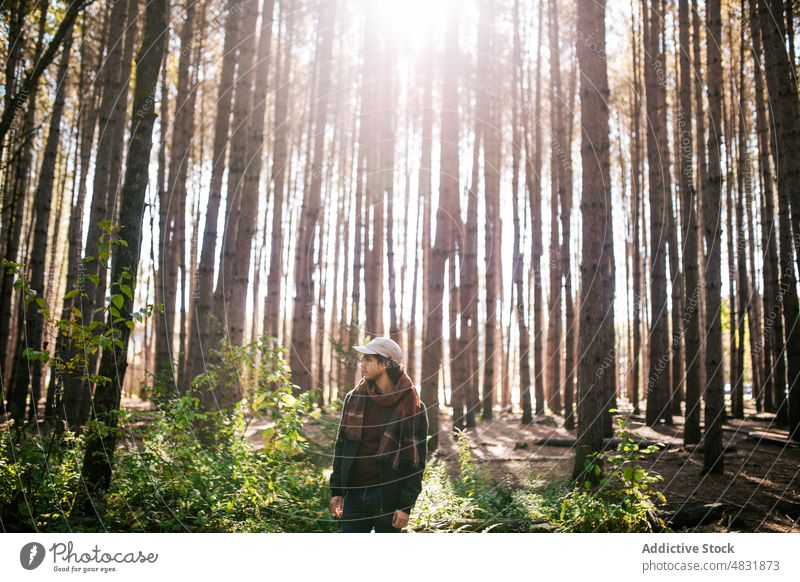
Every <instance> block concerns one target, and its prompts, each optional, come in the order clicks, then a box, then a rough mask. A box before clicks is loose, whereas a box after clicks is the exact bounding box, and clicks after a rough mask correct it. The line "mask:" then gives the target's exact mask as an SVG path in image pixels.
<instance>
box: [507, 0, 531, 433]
mask: <svg viewBox="0 0 800 582" xmlns="http://www.w3.org/2000/svg"><path fill="white" fill-rule="evenodd" d="M513 22H514V24H513V25H514V49H513V50H514V55H513V61H512V68H513V74H512V76H511V78H512V97H513V98H512V100H511V107H512V121H511V131H512V140H511V143H512V164H511V166H512V175H511V184H512V186H511V196H512V203H513V208H514V266H513V272H512V275H513V280H514V296H515V298H516V310H515V311H516V316H517V328H518V330H519V383H520V403H521V407H522V423H523V424H528V423H529V422H531V420H533V416H532V413H531V370H530V353H529V351H530V337H529V335H528V320H527V317H526V315H525V290H524V287H523V276H522V267H523V263H524V255H523V250H522V246H521V243H520V230H521V229H520V209H519V207H520V203H521V204H522V208H523V209H524V208H525V198H524V196H522V197H520V191H519V190H520V188H519V166H520V158H521V157H522V143H521V139H522V137H521V135H520V119H519V106H518V104H519V102H520V96H521V94H522V47H521V44H522V42H521V39H520V20H519V0H514V21H513Z"/></svg>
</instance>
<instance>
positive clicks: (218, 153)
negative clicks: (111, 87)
mask: <svg viewBox="0 0 800 582" xmlns="http://www.w3.org/2000/svg"><path fill="white" fill-rule="evenodd" d="M242 6H243V1H242V0H228V2H227V8H228V10H227V16H226V18H225V41H224V45H223V57H222V70H221V72H220V77H219V89H218V91H217V100H216V106H217V107H216V118H215V121H214V143H213V146H212V166H211V181H210V188H209V196H208V206H207V207H206V220H205V226H204V229H203V244H202V248H201V250H200V261H199V263H198V273H197V275H198V288H197V300H196V302H195V312H194V314H193V316H192V318H191V323H190V331H189V349H188V353H189V362H188V364H187V378H188V379H189V380H190V381H191V380H192V379H194V378H195V377H196V376H198V375H199V374H201V373H203V371H204V370H203V367H204V359H205V358H206V357H207V356H208V354H209V351H210V350H212V349H217V348H218V347H219V346H218V345H216V344H215V343H214V339H215V338H218V337H219V333H220V329H221V325H222V323H221V322H220V321H219V320H215V317H214V315H213V293H214V262H215V254H216V244H217V221H218V217H219V207H220V204H221V198H222V178H223V175H224V172H225V168H226V166H227V164H226V153H227V150H228V136H229V133H230V117H231V102H232V100H233V93H234V91H233V82H234V74H235V72H236V64H237V52H236V47H237V46H238V44H239V36H240V32H239V28H240V23H239V20H240V16H241V11H242ZM198 396H199V398H200V403H201V407H202V408H203V409H204V410H211V409H212V408H213V407H214V406H215V404H214V399H213V397H212V395H211V394H209V393H208V391H205V390H202V391H200V392H199V394H198Z"/></svg>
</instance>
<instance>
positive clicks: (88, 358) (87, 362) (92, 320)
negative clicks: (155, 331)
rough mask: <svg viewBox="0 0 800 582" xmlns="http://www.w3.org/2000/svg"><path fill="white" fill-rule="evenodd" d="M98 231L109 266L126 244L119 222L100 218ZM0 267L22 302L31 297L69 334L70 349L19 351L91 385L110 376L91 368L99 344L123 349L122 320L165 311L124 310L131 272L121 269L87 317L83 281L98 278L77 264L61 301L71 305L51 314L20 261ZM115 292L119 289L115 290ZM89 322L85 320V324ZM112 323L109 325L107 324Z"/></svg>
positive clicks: (49, 323)
mask: <svg viewBox="0 0 800 582" xmlns="http://www.w3.org/2000/svg"><path fill="white" fill-rule="evenodd" d="M100 227H101V229H102V231H103V232H102V233H101V235H100V239H99V243H98V245H99V252H98V254H99V256H100V259H101V261H100V264H101V265H102V266H103V267H104V268H106V269H108V268H109V265H108V264H107V263H108V260H109V257H110V255H111V250H112V248H113V247H114V246H128V243H127V242H126V241H125V240H123V239H121V238H119V237H117V236H116V231H117V227H116V225H115V224H114V223H113V222H110V221H102V222H101V223H100ZM95 261H96V258H95V257H91V256H87V257H85V258H83V259H82V265H85V264H88V263H92V262H95ZM3 267H4V269H5V270H6V273H8V274H10V275H13V276H14V277H15V280H14V289H17V290H19V291H20V292H21V293H22V298H23V301H24V305H25V306H26V307H27V306H28V305H29V304H30V303H31V302H35V303H36V305H37V307H38V309H37V312H38V313H40V314H41V315H42V319H43V325H44V326H45V327H46V328H50V329H53V330H56V331H57V333H58V334H59V335H61V336H63V337H66V338H68V340H69V344H70V349H69V350H68V353H67V354H63V353H58V352H56V353H53V354H51V353H50V352H49V351H46V350H44V351H39V350H36V349H33V348H26V349H25V351H24V353H23V355H24V356H25V357H26V359H27V360H28V361H29V362H34V361H36V362H41V363H42V364H48V365H49V366H50V367H51V368H52V370H53V373H55V375H56V377H57V378H62V377H64V376H65V375H71V376H73V377H77V378H79V379H80V380H81V381H82V382H90V383H92V384H105V383H108V382H110V381H111V378H108V377H106V376H101V375H98V374H93V373H91V372H90V370H91V369H92V368H93V364H94V362H95V361H96V358H97V354H98V353H99V351H100V350H101V349H105V350H110V349H114V348H117V349H123V348H124V343H123V340H122V330H121V327H120V326H122V325H124V326H126V327H127V328H128V329H129V330H133V329H134V327H135V322H139V323H142V322H144V320H145V319H147V318H148V317H150V316H151V315H152V314H153V311H154V310H156V309H160V310H163V306H160V305H152V304H147V305H145V306H144V307H143V308H142V309H141V310H138V311H134V312H130V313H129V312H128V311H127V310H126V309H125V300H126V299H127V301H128V305H129V306H130V305H132V303H133V287H132V285H133V284H134V277H133V275H132V274H131V273H130V272H129V271H127V270H125V271H123V272H122V273H120V275H119V277H117V279H115V280H114V281H112V284H111V287H110V289H111V290H112V293H110V294H109V296H108V297H107V298H106V299H107V301H106V302H105V304H104V305H101V306H99V307H97V308H95V309H94V310H93V311H92V313H91V314H90V315H89V316H88V317H85V316H84V313H83V311H82V310H81V307H80V306H81V305H82V300H84V299H85V300H89V294H88V293H87V292H86V291H85V286H86V283H87V282H91V283H93V284H95V285H97V284H99V283H100V278H99V277H98V276H97V275H96V274H89V273H87V272H86V271H85V270H84V269H81V271H80V274H79V275H78V277H77V279H76V281H75V286H74V288H73V289H71V290H69V291H68V292H67V293H66V294H65V295H64V300H72V308H71V310H70V312H69V313H68V314H67V316H66V317H54V316H53V315H52V314H51V312H50V310H49V309H48V307H47V302H46V301H45V300H44V297H42V296H41V295H40V294H39V292H38V291H36V290H35V289H31V287H30V283H29V282H28V280H27V279H26V278H25V273H24V265H23V264H22V263H16V262H12V261H8V260H6V259H3ZM115 291H118V292H115ZM87 322H88V323H87ZM106 322H110V323H111V324H112V325H110V326H108V325H106Z"/></svg>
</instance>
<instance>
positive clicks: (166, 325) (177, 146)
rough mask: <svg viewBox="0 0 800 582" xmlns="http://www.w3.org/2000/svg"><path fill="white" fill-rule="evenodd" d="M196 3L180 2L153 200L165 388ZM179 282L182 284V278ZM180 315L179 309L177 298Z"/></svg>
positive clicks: (171, 360) (159, 369)
mask: <svg viewBox="0 0 800 582" xmlns="http://www.w3.org/2000/svg"><path fill="white" fill-rule="evenodd" d="M195 6H196V2H193V1H191V0H190V1H189V2H187V3H186V8H185V14H183V17H184V19H183V27H182V29H181V34H180V38H181V51H180V58H179V61H178V92H177V95H176V104H177V105H176V111H175V114H174V125H173V129H172V142H171V144H170V161H169V170H168V175H167V188H166V190H164V191H163V192H162V193H161V196H160V197H159V208H160V218H161V224H160V228H159V234H160V241H159V248H160V252H159V262H160V265H159V268H158V276H157V278H156V281H157V283H156V285H157V287H160V289H161V291H162V295H161V296H162V300H163V303H164V313H163V316H162V315H158V316H156V317H157V319H159V320H161V325H159V326H158V327H159V333H157V334H156V373H157V374H161V373H164V374H166V377H165V378H164V381H165V382H167V383H168V385H169V386H170V387H173V386H174V387H175V388H176V389H178V388H179V387H178V386H177V385H176V376H175V362H176V360H177V353H173V349H174V348H173V346H174V345H175V344H174V341H173V340H174V335H175V334H174V332H175V329H176V327H177V326H176V325H175V320H176V319H179V316H178V315H177V312H176V302H177V298H178V296H179V294H178V271H179V266H180V262H181V257H182V256H183V254H184V252H185V245H186V198H187V192H186V180H187V178H188V171H189V165H190V164H191V162H192V161H191V158H190V156H189V146H190V143H191V141H192V137H193V136H194V104H195V96H196V88H194V87H191V86H190V85H191V71H190V67H191V66H192V56H193V55H194V50H193V46H192V45H193V43H194V42H195V39H194V20H195ZM181 278H182V279H183V280H185V278H186V273H185V272H184V273H182V276H181ZM180 297H181V301H180V302H181V310H185V309H186V306H185V305H184V300H183V295H182V294H181V295H180Z"/></svg>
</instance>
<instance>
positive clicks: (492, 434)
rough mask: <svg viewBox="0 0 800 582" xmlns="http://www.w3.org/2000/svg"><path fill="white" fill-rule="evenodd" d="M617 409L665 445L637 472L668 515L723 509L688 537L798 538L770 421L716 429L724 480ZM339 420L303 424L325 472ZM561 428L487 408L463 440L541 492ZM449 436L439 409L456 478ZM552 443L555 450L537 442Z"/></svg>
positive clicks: (562, 460) (797, 449) (799, 503)
mask: <svg viewBox="0 0 800 582" xmlns="http://www.w3.org/2000/svg"><path fill="white" fill-rule="evenodd" d="M123 404H124V405H125V406H126V407H127V408H129V409H131V408H133V409H136V408H138V409H139V410H140V411H142V410H146V409H148V408H149V406H148V405H149V404H150V403H149V402H148V403H145V402H142V401H140V400H138V399H136V398H132V399H125V401H124V402H123ZM618 409H619V410H620V415H621V416H623V417H625V418H627V419H628V428H629V430H630V431H631V432H632V433H633V434H634V435H636V436H638V437H641V438H643V439H651V440H654V441H659V442H661V443H664V444H666V445H667V446H666V448H664V449H662V450H661V451H659V452H658V453H655V454H654V455H653V458H651V459H650V460H648V461H647V462H646V465H645V466H646V467H647V468H648V469H651V470H653V471H654V472H656V473H658V474H660V475H661V476H662V477H663V481H662V482H661V483H660V485H659V486H658V488H659V489H660V490H661V491H662V492H663V493H664V495H665V496H666V498H667V501H668V503H669V509H670V510H675V509H679V508H682V507H684V506H695V505H699V504H711V503H720V504H723V506H724V507H723V511H724V517H723V519H721V520H717V521H716V522H715V523H712V524H709V525H704V526H700V527H697V528H695V529H694V530H693V531H703V532H711V531H740V532H798V533H800V445H799V444H797V443H792V442H791V441H788V440H787V437H788V433H787V431H786V430H784V429H780V428H778V427H776V426H775V424H774V415H773V414H768V413H762V414H756V411H755V409H754V408H753V407H752V401H751V400H750V399H746V407H745V419H744V420H738V419H734V418H729V419H727V420H726V421H725V423H724V425H723V441H724V445H725V455H724V462H725V472H724V474H723V475H702V474H701V469H702V467H703V452H702V450H697V449H696V448H695V447H688V448H687V447H685V446H684V445H683V418H682V417H680V416H675V417H674V424H673V425H664V424H662V425H660V426H658V427H656V428H651V427H647V426H645V424H644V418H643V417H641V416H635V415H633V414H632V410H631V407H630V406H626V405H625V403H623V402H620V403H618ZM642 410H644V404H643V405H642ZM339 415H340V413H339V412H335V413H333V414H324V415H323V416H322V417H321V418H320V419H319V420H313V421H310V422H309V423H307V425H306V432H305V434H306V436H307V437H308V439H309V441H310V445H311V452H312V453H314V454H316V455H318V456H319V462H320V465H324V466H330V463H331V462H332V454H333V438H335V431H336V428H337V426H338V422H339ZM271 424H272V423H271V422H269V421H268V420H266V419H260V418H252V419H250V420H249V422H248V427H247V433H246V434H247V436H248V438H249V440H250V441H251V443H252V444H253V446H254V447H255V448H259V447H261V446H263V443H262V432H263V429H265V428H267V427H268V426H270V425H271ZM563 424H564V419H563V418H562V417H560V416H555V415H550V414H548V415H544V416H535V417H534V420H533V422H532V423H530V424H528V425H527V426H523V425H522V423H521V419H520V415H519V414H516V413H511V412H509V411H499V410H497V409H495V415H494V418H493V419H492V420H491V421H488V422H487V421H479V422H478V426H477V427H476V428H475V429H474V430H470V431H468V432H467V438H468V440H469V443H470V450H471V452H472V456H473V458H474V460H475V461H476V462H477V463H478V464H479V465H480V466H481V467H482V468H484V469H485V471H486V474H487V475H488V478H489V480H490V482H492V481H497V482H502V483H505V484H506V485H509V486H512V487H514V486H522V485H527V484H534V486H536V487H541V488H544V487H546V486H547V485H550V484H554V483H558V482H563V481H564V480H566V479H568V478H569V477H570V475H571V472H572V463H573V458H574V455H573V448H572V447H571V446H570V443H569V441H570V440H574V439H575V436H576V435H575V430H567V429H566V428H564V426H563ZM452 434H453V433H452V416H451V411H450V409H449V408H447V407H444V408H443V410H442V411H441V412H440V416H439V435H440V438H439V448H438V451H437V453H436V454H437V456H438V458H440V459H441V460H442V461H444V463H445V465H446V467H447V469H448V472H449V473H450V474H451V475H452V476H453V477H457V476H458V473H459V465H458V449H457V446H456V442H455V440H454V439H453V437H452ZM553 439H557V442H558V446H554V445H553V444H546V443H543V442H542V441H550V442H552V441H553Z"/></svg>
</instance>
